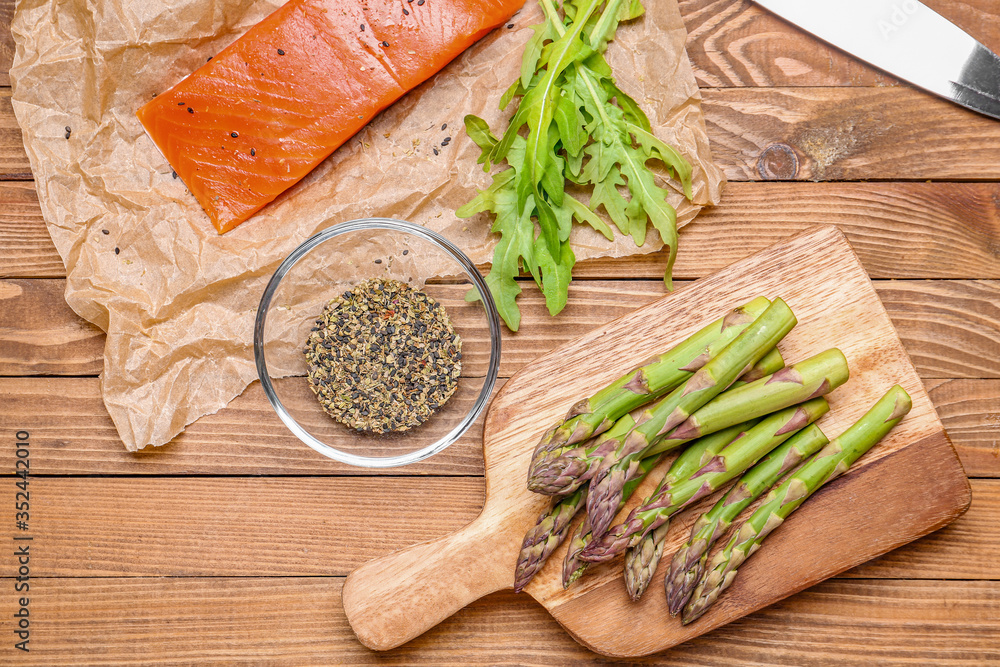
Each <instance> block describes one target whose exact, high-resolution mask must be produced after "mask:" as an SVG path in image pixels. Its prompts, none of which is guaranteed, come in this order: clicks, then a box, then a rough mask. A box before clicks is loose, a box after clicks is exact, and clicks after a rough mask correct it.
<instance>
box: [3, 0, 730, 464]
mask: <svg viewBox="0 0 1000 667" xmlns="http://www.w3.org/2000/svg"><path fill="white" fill-rule="evenodd" d="M279 4H280V3H277V2H274V1H273V0H258V1H256V2H252V3H247V2H245V0H216V1H215V2H211V3H205V2H202V1H201V0H59V1H56V0H49V1H45V0H22V1H20V2H18V3H17V6H16V9H15V13H14V18H13V21H12V26H11V29H12V32H13V33H14V39H15V42H16V45H17V51H16V54H15V59H14V66H13V68H12V69H11V82H12V85H13V106H14V112H15V114H16V116H17V120H18V122H19V123H20V125H21V128H22V130H23V136H24V143H25V148H26V150H27V153H28V157H29V159H30V161H31V168H32V172H33V173H34V176H35V184H36V188H37V189H38V196H39V201H40V203H41V207H42V213H43V215H44V218H45V222H46V225H47V226H48V229H49V232H50V234H51V236H52V240H53V241H54V242H55V246H56V248H57V250H58V251H59V254H60V255H61V256H62V258H63V261H64V262H65V264H66V271H67V275H68V281H67V287H66V300H67V302H68V303H69V305H70V307H71V308H73V310H74V311H76V312H77V313H79V314H80V315H81V316H82V317H84V318H86V319H87V320H90V321H91V322H94V323H95V324H97V325H98V326H100V327H101V328H102V329H104V330H105V331H106V332H107V334H108V335H107V343H106V345H105V350H104V372H103V374H102V376H101V388H102V392H103V396H104V401H105V404H106V405H107V408H108V412H109V413H110V414H111V417H112V419H113V420H114V423H115V425H116V426H117V428H118V432H119V434H120V435H121V437H122V440H123V441H124V443H125V446H126V447H127V448H128V449H130V450H136V449H139V448H141V447H144V446H147V445H162V444H164V443H166V442H169V441H170V439H171V438H172V437H174V436H175V435H177V434H178V433H180V432H181V431H182V430H183V429H184V427H185V426H186V425H187V424H190V423H191V422H193V421H194V420H196V419H198V418H199V417H201V416H203V415H206V414H210V413H213V412H216V411H218V410H219V409H221V408H222V407H224V406H225V405H226V404H227V403H229V401H231V400H232V399H233V398H235V397H236V396H238V395H239V394H240V393H241V392H242V391H243V390H244V389H245V388H246V386H247V385H248V384H249V383H250V382H252V381H253V380H254V379H256V372H255V370H254V363H253V345H252V327H253V321H254V316H255V313H256V306H257V304H258V302H259V300H260V296H261V293H262V291H263V288H264V285H265V284H266V283H267V280H268V279H269V277H270V275H271V273H272V272H273V271H274V269H275V268H276V267H277V265H278V264H279V263H280V262H281V260H282V259H283V258H284V257H285V256H286V255H287V254H288V253H289V252H290V251H291V250H292V249H293V248H294V247H295V246H296V245H298V244H299V243H300V242H301V241H303V240H304V239H305V238H307V237H308V236H310V235H312V234H313V233H315V232H317V231H319V230H320V229H323V228H325V227H328V226H330V225H331V224H335V223H337V222H342V221H345V220H351V219H354V218H360V217H366V216H384V217H395V218H401V219H406V220H410V221H413V222H417V223H420V224H423V225H426V226H427V227H429V228H432V229H434V230H437V231H439V232H441V233H442V234H444V235H445V236H446V237H447V238H449V239H451V240H452V241H453V242H455V243H456V244H457V245H459V246H460V247H461V248H462V249H463V250H465V252H467V253H468V254H469V255H470V256H471V257H472V259H473V260H474V261H476V262H477V263H482V264H485V263H488V262H489V260H490V257H491V250H492V248H493V245H494V244H495V242H496V238H495V237H493V236H491V235H490V233H489V226H490V222H489V220H488V219H487V218H485V217H479V218H474V219H470V220H460V219H458V218H456V217H455V215H454V211H455V209H456V208H457V207H458V206H460V205H461V204H463V203H465V202H466V201H468V200H469V199H470V198H471V197H473V196H474V194H475V190H476V189H477V188H484V187H486V186H487V185H488V183H489V181H490V179H489V175H488V174H485V173H484V172H483V171H482V170H481V169H480V168H479V167H478V166H477V165H476V158H477V156H478V149H477V148H476V147H475V145H474V144H473V143H472V142H471V141H470V140H469V139H468V137H467V136H466V135H465V131H464V126H463V124H462V118H463V117H464V116H465V115H466V114H467V113H475V114H477V115H479V116H482V117H484V118H485V119H486V120H487V121H488V122H489V123H490V126H491V127H493V128H497V127H503V126H504V125H503V124H502V121H501V116H502V114H501V112H500V111H499V110H498V109H497V104H498V100H499V97H500V95H501V93H502V92H503V91H504V90H505V89H506V87H507V86H508V85H509V83H510V82H511V81H513V80H514V79H515V78H516V76H517V72H518V70H519V63H520V57H521V51H522V46H523V44H524V42H525V41H527V39H528V37H529V36H530V35H531V31H530V30H529V29H528V26H530V25H532V24H534V23H538V22H540V21H541V12H540V10H539V9H538V7H537V5H536V3H535V1H534V0H529V2H528V4H527V5H526V7H525V8H524V9H523V10H522V11H521V12H520V13H519V14H517V15H516V16H515V17H514V19H512V23H513V24H514V27H513V28H511V29H508V28H500V29H498V30H496V31H494V32H493V33H492V34H491V35H489V36H487V37H486V38H484V39H483V40H481V41H480V42H479V43H477V44H476V45H475V46H473V47H472V48H471V49H469V50H468V51H466V52H465V53H464V54H463V55H462V56H461V57H459V58H458V59H456V60H455V61H454V62H452V63H451V64H450V65H449V66H448V67H447V68H445V69H444V70H443V71H442V72H441V73H440V74H438V75H437V76H436V77H434V78H433V79H431V80H430V81H428V82H427V83H425V84H424V85H423V86H421V87H419V88H418V89H416V90H414V91H413V92H411V93H410V94H408V95H407V96H406V97H404V98H403V99H402V100H400V101H399V102H397V103H396V104H395V105H394V106H392V107H391V108H390V109H389V110H387V111H386V112H384V113H383V114H382V115H380V116H379V117H378V118H376V119H375V120H374V121H373V122H372V123H371V124H370V125H369V126H368V127H367V128H365V129H364V130H362V131H361V132H360V133H359V134H358V135H357V136H356V137H355V138H354V139H352V140H351V141H350V142H349V143H348V144H346V145H345V146H344V147H342V148H341V149H340V150H338V151H337V152H336V153H334V155H332V156H331V157H330V158H329V159H328V160H326V162H324V163H323V164H322V165H320V166H319V167H318V168H317V169H316V170H315V171H313V173H312V174H310V175H309V176H308V177H307V178H306V179H305V180H303V181H302V182H301V183H299V184H298V185H297V186H296V187H294V188H293V189H292V190H290V191H289V192H287V193H285V194H284V195H283V196H281V197H280V198H279V199H278V200H277V201H275V202H274V203H272V204H271V205H269V206H267V207H266V208H265V209H264V210H263V211H262V212H261V213H260V214H258V215H257V216H256V217H255V218H253V219H252V220H250V221H248V222H246V223H244V224H243V225H241V226H240V227H238V228H237V229H236V230H234V231H232V232H230V233H228V234H226V235H224V236H219V235H218V234H217V233H216V232H215V230H214V229H213V228H212V225H211V224H210V223H209V220H208V217H207V216H206V215H205V214H204V213H203V212H202V210H201V208H200V207H199V205H198V204H197V202H196V201H195V200H194V197H192V196H191V194H190V193H189V192H188V191H187V189H186V188H185V187H184V185H183V183H182V182H181V181H180V180H178V179H175V178H173V177H172V176H171V168H170V166H169V165H168V164H167V162H166V160H165V159H164V158H163V157H162V156H161V155H160V153H159V152H158V151H157V150H156V148H155V147H154V145H153V143H152V142H151V141H150V140H149V139H148V137H146V135H145V134H144V133H143V131H142V128H141V126H140V125H139V122H138V120H137V119H136V117H135V110H136V109H137V108H138V107H139V106H140V105H141V104H142V103H144V102H145V101H146V100H148V99H150V98H151V97H152V96H153V94H154V93H157V92H160V91H163V90H166V89H167V88H169V87H170V86H172V85H173V84H174V83H176V82H177V81H178V80H180V79H181V78H183V77H184V76H186V75H187V74H189V73H190V72H191V71H193V70H194V69H196V68H197V67H198V66H199V65H200V64H201V63H203V62H205V60H206V59H207V58H208V57H209V56H211V55H212V54H214V53H217V52H218V51H219V50H220V49H222V48H223V47H224V46H226V45H227V44H229V43H230V42H232V41H234V40H235V39H236V38H238V37H239V36H240V35H242V34H243V33H244V32H245V31H246V30H247V29H248V28H249V27H250V26H252V25H253V24H254V23H256V22H258V21H259V20H260V19H262V18H263V17H264V16H266V15H267V14H269V13H271V12H272V11H273V10H274V9H275V8H276V7H277V6H279ZM645 4H646V9H647V11H646V15H645V17H643V18H642V19H639V20H638V21H635V22H633V23H632V24H630V25H627V26H623V27H622V28H621V29H620V30H619V36H618V39H617V40H616V41H615V42H614V43H613V44H612V45H611V47H610V49H609V51H608V60H609V61H610V63H611V66H612V68H613V69H614V71H615V73H616V75H617V78H618V82H619V85H620V86H621V87H622V88H623V89H625V90H626V91H627V92H628V93H629V94H631V95H632V96H633V97H634V98H635V99H636V100H638V101H639V103H640V104H641V105H642V106H643V108H644V109H645V111H646V112H647V114H648V115H649V117H650V119H651V120H652V122H653V126H654V131H655V133H656V134H657V136H659V137H661V138H662V139H664V140H665V141H666V142H668V143H670V144H672V145H674V146H676V147H678V148H679V149H680V150H681V152H682V153H684V155H685V156H686V157H687V158H688V159H689V160H691V161H692V163H693V164H694V166H695V170H694V185H695V197H694V203H688V202H686V201H684V200H683V198H682V197H681V196H680V195H679V194H676V193H675V195H674V197H673V198H672V202H671V203H673V204H674V206H675V207H676V208H677V209H678V214H679V215H678V219H679V223H680V224H684V223H685V222H689V221H690V220H691V219H692V218H693V217H694V216H695V215H696V214H697V213H698V211H699V210H700V207H701V206H702V205H706V204H714V203H716V202H717V201H718V199H719V195H720V189H721V185H722V182H723V177H722V174H721V172H720V171H719V170H718V169H717V168H716V167H715V166H714V165H713V164H712V161H711V154H710V152H709V145H708V138H707V136H706V133H705V126H704V120H703V118H702V115H701V109H700V95H699V92H698V87H697V84H696V83H695V79H694V76H693V74H692V72H691V66H690V63H689V61H688V58H687V54H686V52H685V50H684V42H685V38H686V31H685V28H684V24H683V22H682V21H681V16H680V13H679V11H678V9H677V4H676V0H646V3H645ZM508 113H509V112H508ZM506 117H507V115H503V118H506ZM445 123H447V125H448V128H447V130H446V131H442V130H441V126H442V124H445ZM66 127H70V128H72V134H71V136H70V138H69V139H66V138H65V132H66V130H65V128H66ZM445 136H451V137H453V139H452V142H451V144H450V145H449V146H448V147H446V148H444V149H440V155H437V156H435V155H434V154H433V152H432V150H431V149H432V147H433V146H437V145H439V144H440V142H441V140H442V139H443V138H444V137H445ZM103 230H107V232H108V233H107V234H105V233H103ZM572 240H573V243H574V246H575V249H576V254H577V257H578V258H579V259H586V258H591V257H600V256H613V257H622V256H626V255H629V254H633V253H637V252H652V251H655V250H658V249H659V248H660V247H661V242H660V240H659V238H658V237H657V236H656V234H655V232H652V231H651V232H650V235H649V237H648V238H647V240H646V244H645V245H644V246H643V248H642V249H641V250H640V249H637V248H635V246H634V245H633V243H632V241H631V240H630V239H627V238H618V239H616V241H615V242H613V243H612V242H608V241H606V240H605V239H604V238H603V237H601V236H599V235H598V234H597V233H595V232H592V231H591V230H589V229H583V228H581V229H578V230H576V231H575V232H574V236H573V239H572ZM115 248H118V249H119V253H117V254H116V253H115ZM680 252H684V248H683V243H682V244H681V248H680Z"/></svg>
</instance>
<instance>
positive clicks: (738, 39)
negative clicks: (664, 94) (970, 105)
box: [679, 0, 1000, 88]
mask: <svg viewBox="0 0 1000 667" xmlns="http://www.w3.org/2000/svg"><path fill="white" fill-rule="evenodd" d="M924 4H926V5H927V6H928V7H930V8H932V9H934V10H935V11H937V12H939V13H941V14H942V15H943V16H945V17H946V18H947V19H948V20H950V21H952V22H953V23H955V24H956V25H958V26H959V27H960V28H962V29H964V30H966V31H967V32H969V33H970V34H972V35H973V36H974V37H975V38H976V39H978V40H979V41H980V42H982V43H983V44H985V45H986V46H988V47H990V48H992V49H993V50H994V51H1000V9H998V7H997V4H996V3H995V2H993V1H992V0H963V2H948V1H947V0H927V2H925V3H924ZM679 5H680V10H681V14H682V16H683V17H684V23H685V25H686V26H687V30H688V40H687V52H688V56H689V57H690V58H691V62H692V65H693V66H694V72H695V77H696V78H697V79H698V84H699V85H701V86H710V87H713V88H721V87H741V86H886V85H898V81H897V80H896V79H894V78H893V77H892V76H890V75H887V74H884V73H883V72H881V71H880V70H877V69H875V68H874V67H871V66H869V65H867V64H865V63H863V62H861V61H860V60H857V59H855V58H853V57H851V56H849V55H847V54H846V53H844V52H843V51H840V50H838V49H836V48H834V47H831V46H829V45H827V44H826V43H825V42H822V41H820V40H819V39H816V38H815V37H813V36H811V35H809V34H808V33H806V32H805V31H803V30H800V29H799V28H797V27H795V26H793V25H792V24H790V23H786V22H785V21H783V20H782V19H779V18H778V17H777V16H775V15H773V14H771V13H770V12H768V11H766V10H764V9H763V8H761V7H759V6H758V5H755V4H754V3H753V2H750V1H749V0H681V1H680V2H679Z"/></svg>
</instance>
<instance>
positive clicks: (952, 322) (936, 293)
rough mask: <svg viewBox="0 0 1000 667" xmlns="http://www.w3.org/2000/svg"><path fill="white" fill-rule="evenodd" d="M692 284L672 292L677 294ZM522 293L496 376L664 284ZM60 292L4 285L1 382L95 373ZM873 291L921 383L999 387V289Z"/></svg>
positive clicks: (475, 345) (85, 334)
mask: <svg viewBox="0 0 1000 667" xmlns="http://www.w3.org/2000/svg"><path fill="white" fill-rule="evenodd" d="M691 284H697V283H685V282H682V281H677V282H676V283H675V285H676V288H677V291H678V292H682V291H683V290H684V289H687V287H688V286H689V285H691ZM524 288H525V289H524V294H523V295H522V296H521V298H520V299H519V300H518V304H519V306H520V308H521V313H522V319H521V321H522V322H523V323H524V326H523V327H522V328H521V331H520V332H519V333H517V334H512V335H508V336H505V338H504V345H503V351H502V356H501V360H500V375H501V377H510V376H511V375H513V374H514V373H516V372H517V371H518V370H520V369H521V368H523V367H524V365H525V364H527V363H529V362H531V361H532V360H533V359H535V358H537V357H538V356H539V355H541V354H544V353H546V352H549V351H551V350H552V349H553V348H555V347H557V346H559V345H562V344H564V343H566V342H568V341H570V340H572V339H574V338H577V337H578V336H581V335H583V334H585V333H587V332H589V331H591V330H593V329H594V328H596V327H597V326H598V325H600V324H603V323H604V322H607V321H608V320H611V319H614V318H617V317H621V316H623V315H626V314H628V313H629V312H631V311H632V310H634V309H635V308H637V307H638V306H641V305H644V304H647V303H650V302H652V301H655V300H656V299H659V298H662V297H663V296H664V295H665V294H666V291H665V290H664V287H663V283H662V281H645V280H644V281H627V282H625V281H608V280H603V281H597V280H591V281H578V282H574V283H573V284H572V285H571V286H570V289H569V295H570V296H569V305H568V306H567V307H566V309H565V310H564V311H563V313H562V315H561V318H557V319H553V318H552V317H550V316H549V314H548V310H547V309H546V308H545V300H544V298H543V297H542V294H541V292H539V291H538V289H537V288H536V287H534V286H533V285H532V284H527V285H525V286H524ZM63 289H64V284H63V282H62V281H60V280H27V279H12V280H0V304H2V305H3V306H4V307H3V308H2V309H0V344H2V347H0V375H93V374H97V373H100V371H101V368H102V367H103V355H102V352H103V349H104V334H103V332H101V330H100V329H98V328H97V327H96V326H94V325H92V324H90V323H89V322H87V321H86V320H83V319H81V318H80V317H78V316H77V315H76V314H75V313H73V311H71V310H70V309H69V307H68V306H66V304H65V302H64V301H62V293H63ZM876 291H877V292H878V294H879V296H880V297H881V299H882V303H883V304H884V305H885V308H886V310H887V311H888V312H889V317H890V318H891V319H892V323H893V325H894V326H895V328H896V330H897V332H898V333H899V336H900V338H901V339H902V340H903V343H904V345H905V346H906V350H907V352H908V353H909V354H910V357H911V358H912V360H913V362H914V364H915V365H916V367H917V371H918V372H919V373H920V375H921V377H923V378H927V379H930V378H976V379H981V378H1000V281H997V280H974V281H959V280H936V281H933V282H925V281H902V280H892V281H884V282H877V283H876ZM464 294H465V288H463V287H461V286H449V285H438V286H435V287H434V295H435V296H437V297H438V298H440V299H442V300H443V301H444V302H445V303H447V302H459V301H461V299H462V297H463V295H464ZM458 319H459V318H458V317H456V321H457V320H458ZM463 350H464V352H465V354H466V357H467V360H466V362H465V363H464V364H463V372H467V373H469V374H470V375H477V374H481V372H482V369H483V368H484V367H485V364H486V362H487V360H488V356H489V348H488V347H487V343H486V341H484V340H481V341H476V340H467V341H465V345H464V347H463Z"/></svg>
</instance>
